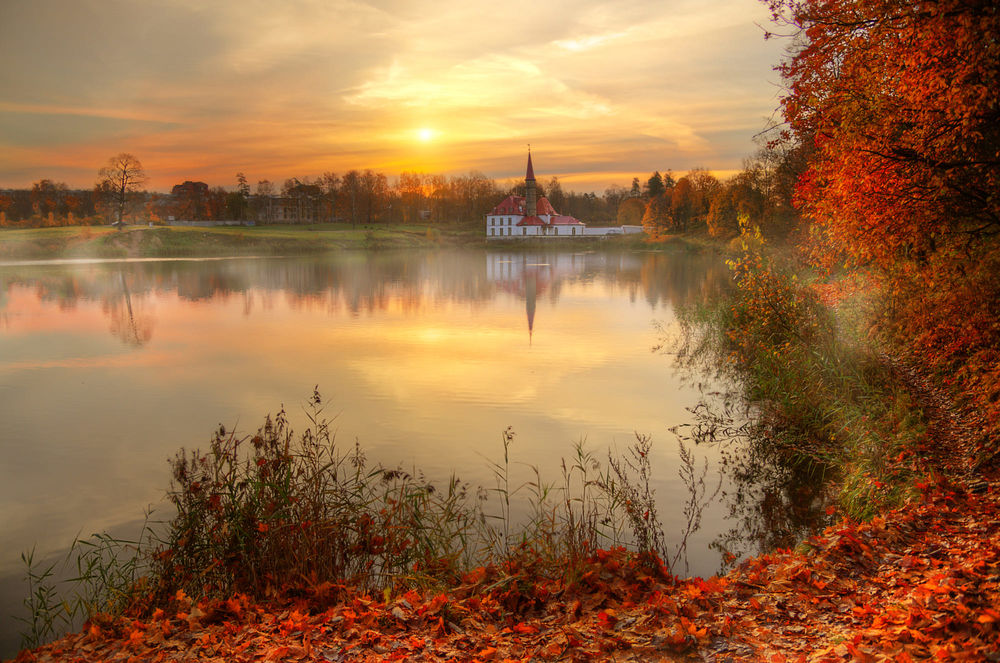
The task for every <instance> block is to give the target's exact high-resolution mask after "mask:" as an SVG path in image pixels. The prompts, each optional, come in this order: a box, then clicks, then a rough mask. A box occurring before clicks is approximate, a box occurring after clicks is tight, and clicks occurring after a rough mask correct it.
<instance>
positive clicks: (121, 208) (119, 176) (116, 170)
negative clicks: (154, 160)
mask: <svg viewBox="0 0 1000 663" xmlns="http://www.w3.org/2000/svg"><path fill="white" fill-rule="evenodd" d="M97 176H98V178H99V179H98V181H97V187H96V189H97V190H98V191H100V192H101V193H103V194H104V195H105V196H106V198H107V200H108V203H109V205H110V206H111V209H112V211H113V213H114V215H115V221H114V225H115V226H116V227H117V228H118V229H119V230H121V229H122V226H124V225H125V213H126V210H127V208H128V206H129V203H130V202H131V201H132V199H133V198H134V196H135V194H136V193H137V192H139V191H141V190H142V186H143V185H144V184H145V183H146V173H145V171H143V169H142V164H141V163H139V160H138V159H136V158H135V157H134V156H132V155H131V154H128V153H127V152H122V153H121V154H119V155H118V156H114V157H111V158H110V159H108V165H106V166H105V167H104V168H101V169H100V170H99V171H98V172H97Z"/></svg>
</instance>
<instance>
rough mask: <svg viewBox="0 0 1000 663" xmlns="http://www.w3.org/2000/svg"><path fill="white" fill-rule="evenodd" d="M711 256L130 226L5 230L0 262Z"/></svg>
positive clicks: (601, 245) (569, 244) (362, 232)
mask: <svg viewBox="0 0 1000 663" xmlns="http://www.w3.org/2000/svg"><path fill="white" fill-rule="evenodd" d="M678 246H683V247H686V248H693V249H695V250H702V249H708V248H710V247H711V246H712V244H711V242H708V241H701V240H699V239H697V238H694V239H692V238H685V237H680V236H677V237H673V238H670V239H668V240H667V241H664V242H657V243H648V242H647V241H646V238H645V236H644V235H641V234H640V235H622V236H609V237H581V238H570V239H551V238H548V239H529V240H492V241H489V240H487V239H486V238H485V237H484V236H483V235H482V234H481V232H479V230H478V229H477V230H470V229H468V228H463V227H458V226H416V225H414V226H370V227H363V226H358V227H352V226H351V225H350V224H322V225H308V226H220V227H211V228H199V227H189V226H153V227H147V226H129V227H127V228H125V229H124V230H122V231H118V230H115V229H113V228H109V227H105V226H102V227H93V226H70V227H63V228H34V229H13V230H11V229H0V260H65V259H86V258H94V259H115V258H192V257H194V258H207V257H231V256H232V257H237V256H253V255H309V254H320V253H326V252H330V251H340V250H392V249H432V248H458V247H461V248H469V249H485V248H490V249H500V250H504V251H538V250H551V249H559V250H572V251H583V250H601V249H614V250H658V249H663V248H676V247H678Z"/></svg>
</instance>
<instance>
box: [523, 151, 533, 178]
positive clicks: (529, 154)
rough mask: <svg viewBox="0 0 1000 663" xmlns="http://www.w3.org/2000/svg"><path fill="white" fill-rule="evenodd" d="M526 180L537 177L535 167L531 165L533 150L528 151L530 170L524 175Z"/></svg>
mask: <svg viewBox="0 0 1000 663" xmlns="http://www.w3.org/2000/svg"><path fill="white" fill-rule="evenodd" d="M524 179H525V181H528V180H533V179H535V169H534V168H532V167H531V152H528V172H527V174H526V175H525V176H524Z"/></svg>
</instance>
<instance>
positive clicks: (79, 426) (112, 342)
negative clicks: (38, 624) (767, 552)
mask: <svg viewBox="0 0 1000 663" xmlns="http://www.w3.org/2000/svg"><path fill="white" fill-rule="evenodd" d="M727 280H728V276H727V273H726V271H725V268H724V265H723V264H722V261H721V259H719V258H718V257H716V256H711V255H701V254H685V253H676V254H671V253H648V254H646V253H603V252H595V253H568V252H558V251H551V252H539V253H519V252H509V253H503V252H398V253H390V252H385V253H338V254H335V255H332V256H326V257H310V258H290V259H277V258H268V259H233V260H206V261H160V262H155V261H153V262H127V263H121V262H118V263H115V262H105V263H77V264H33V265H17V266H11V265H8V266H4V265H0V396H2V397H0V451H2V452H3V453H4V457H5V462H4V463H3V464H0V513H2V514H3V517H4V524H5V527H4V528H3V529H2V530H0V551H6V552H4V556H3V557H2V558H0V576H3V575H4V574H11V573H17V567H18V564H17V555H18V554H19V553H20V551H22V550H26V549H30V548H31V546H32V545H37V547H38V551H39V555H40V556H44V555H47V554H50V553H54V552H56V551H58V550H60V549H61V548H62V547H63V546H65V545H67V544H68V542H70V541H71V540H72V539H73V537H74V536H75V535H77V534H78V533H82V535H83V536H86V535H88V534H89V533H91V532H97V531H102V530H104V529H108V528H114V527H115V526H118V525H120V524H121V523H126V522H129V521H132V520H133V519H134V518H136V517H137V515H138V514H141V513H142V512H143V510H144V508H145V507H146V506H148V505H150V504H157V503H158V502H159V500H161V499H162V496H163V491H164V489H165V488H166V485H167V482H168V473H167V467H166V463H165V459H166V458H169V457H172V456H173V455H174V454H175V453H176V451H177V450H178V449H179V448H180V447H182V446H186V447H188V448H191V447H195V446H204V444H205V442H206V441H207V438H208V435H209V434H210V432H211V431H212V430H215V429H216V428H217V427H218V425H219V424H220V423H224V424H226V426H227V428H237V429H239V430H241V431H247V430H251V429H254V428H255V427H256V426H257V425H258V424H259V423H260V421H261V419H262V418H263V416H264V415H265V414H266V413H268V412H275V411H276V409H277V408H278V407H280V406H281V404H285V405H286V406H287V408H288V411H289V413H290V415H291V416H293V417H294V416H295V414H296V412H298V411H299V407H298V405H299V404H301V403H304V402H306V400H307V398H308V396H309V394H311V392H312V388H313V386H314V385H317V384H318V385H319V386H320V389H321V390H322V391H323V393H324V396H326V397H327V399H328V401H330V402H331V403H332V405H331V408H330V410H329V412H330V414H331V415H332V416H335V417H336V420H335V421H336V427H337V429H338V436H339V437H338V439H340V440H341V441H343V442H344V443H348V444H353V441H354V440H355V439H358V440H360V442H361V444H362V445H363V447H364V448H365V450H366V452H367V453H368V454H369V456H370V458H371V460H372V462H384V463H385V464H387V465H392V466H395V465H398V464H403V465H404V466H407V467H415V468H419V469H421V470H424V471H425V472H426V473H427V475H428V476H430V477H447V476H449V475H450V474H451V473H452V472H458V473H460V475H461V477H462V478H463V479H464V480H466V481H468V482H469V483H471V484H472V485H478V486H490V485H492V480H493V477H492V474H491V473H490V470H489V464H488V462H487V461H488V459H495V458H497V453H498V450H497V445H498V443H497V440H498V435H499V432H500V431H503V430H505V429H506V428H507V426H513V427H514V428H515V430H516V431H517V433H518V444H517V445H516V446H515V447H514V448H513V450H512V453H513V461H514V467H515V471H522V470H523V471H524V472H525V475H527V473H528V470H527V466H528V465H535V466H537V467H538V468H540V471H541V472H542V473H543V474H544V475H545V476H546V478H548V477H553V478H554V477H555V476H557V475H558V472H559V467H560V462H561V459H562V458H563V457H564V456H567V455H568V454H570V453H571V451H572V445H573V443H575V442H577V441H579V440H581V439H583V440H586V443H587V445H588V448H589V449H591V450H592V451H594V452H595V454H596V455H597V456H599V457H604V454H605V450H607V449H608V448H609V447H615V446H618V447H619V448H620V447H621V446H622V445H626V444H628V443H629V442H630V441H631V440H633V439H634V435H635V433H636V432H637V431H638V432H642V433H646V434H649V435H651V436H652V438H653V440H654V442H655V444H654V447H653V449H654V454H655V457H654V458H653V462H654V469H655V474H654V482H655V485H654V486H653V487H654V488H655V490H656V498H657V500H658V504H659V513H660V515H661V517H662V520H663V524H664V528H665V532H666V533H667V536H668V537H673V536H675V535H676V533H678V532H683V531H684V529H685V526H686V519H685V516H684V511H683V510H684V507H685V504H686V503H687V500H688V490H687V488H686V487H685V486H684V485H683V483H682V482H679V481H678V480H677V468H678V458H677V448H676V445H675V444H674V440H673V438H672V436H671V435H670V434H669V433H668V432H667V427H668V426H671V425H673V424H676V423H678V422H680V421H685V420H688V419H690V414H688V412H687V411H686V408H693V407H694V406H695V405H696V404H697V399H698V398H699V394H698V392H697V391H696V390H695V389H693V388H692V387H691V385H689V384H684V382H683V381H682V380H681V379H680V378H679V377H678V376H677V375H676V372H675V370H674V368H673V367H672V365H671V362H669V361H667V360H664V359H663V358H661V357H658V356H656V355H651V353H650V348H651V347H652V346H653V345H655V343H656V340H657V332H656V329H655V327H654V326H653V322H654V321H659V322H660V323H662V324H663V325H664V327H665V328H670V327H671V325H673V324H674V310H675V309H676V308H677V307H678V306H681V305H685V304H692V303H694V302H698V301H701V300H702V299H703V298H705V297H707V296H710V295H711V293H713V292H715V291H716V290H718V289H719V288H720V287H722V286H723V284H725V283H726V282H727ZM293 425H295V426H296V427H297V429H298V430H301V428H302V427H303V424H302V422H301V421H299V422H296V421H294V420H293ZM698 453H699V454H701V455H700V456H699V459H698V462H699V467H700V466H701V463H702V461H703V460H705V459H708V460H710V461H711V462H713V463H714V462H716V457H717V456H718V454H716V453H715V452H714V451H713V450H706V451H705V452H702V451H701V450H699V451H698ZM528 478H529V477H527V476H524V477H521V478H520V480H526V479H528ZM514 479H515V480H519V479H518V477H515V478H514ZM725 515H726V514H725V513H723V509H722V508H721V507H719V505H717V504H713V505H710V506H709V507H708V508H707V509H706V510H705V515H704V518H703V520H702V525H703V529H702V530H701V531H699V532H697V533H695V534H692V535H691V537H690V538H689V540H687V550H688V551H690V556H691V563H692V564H691V572H692V573H697V574H709V573H712V572H713V571H715V570H716V569H717V568H718V564H717V562H716V555H715V554H713V553H711V551H710V549H709V547H708V546H709V544H710V543H711V541H713V540H714V539H716V538H718V536H719V535H720V534H722V533H724V532H725V531H726V530H727V529H728V528H729V526H728V525H727V524H726V523H725V522H724V517H725ZM672 545H676V542H673V543H672ZM0 580H2V577H0ZM4 619H6V614H4V610H3V606H0V622H2V621H3V620H4ZM0 638H2V633H0Z"/></svg>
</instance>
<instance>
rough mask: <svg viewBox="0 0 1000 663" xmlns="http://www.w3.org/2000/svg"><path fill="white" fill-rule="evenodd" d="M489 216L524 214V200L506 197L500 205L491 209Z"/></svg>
mask: <svg viewBox="0 0 1000 663" xmlns="http://www.w3.org/2000/svg"><path fill="white" fill-rule="evenodd" d="M490 214H524V198H522V197H521V196H507V197H506V198H504V199H503V200H502V201H500V204H499V205H497V206H496V207H494V208H493V211H492V212H490Z"/></svg>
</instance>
